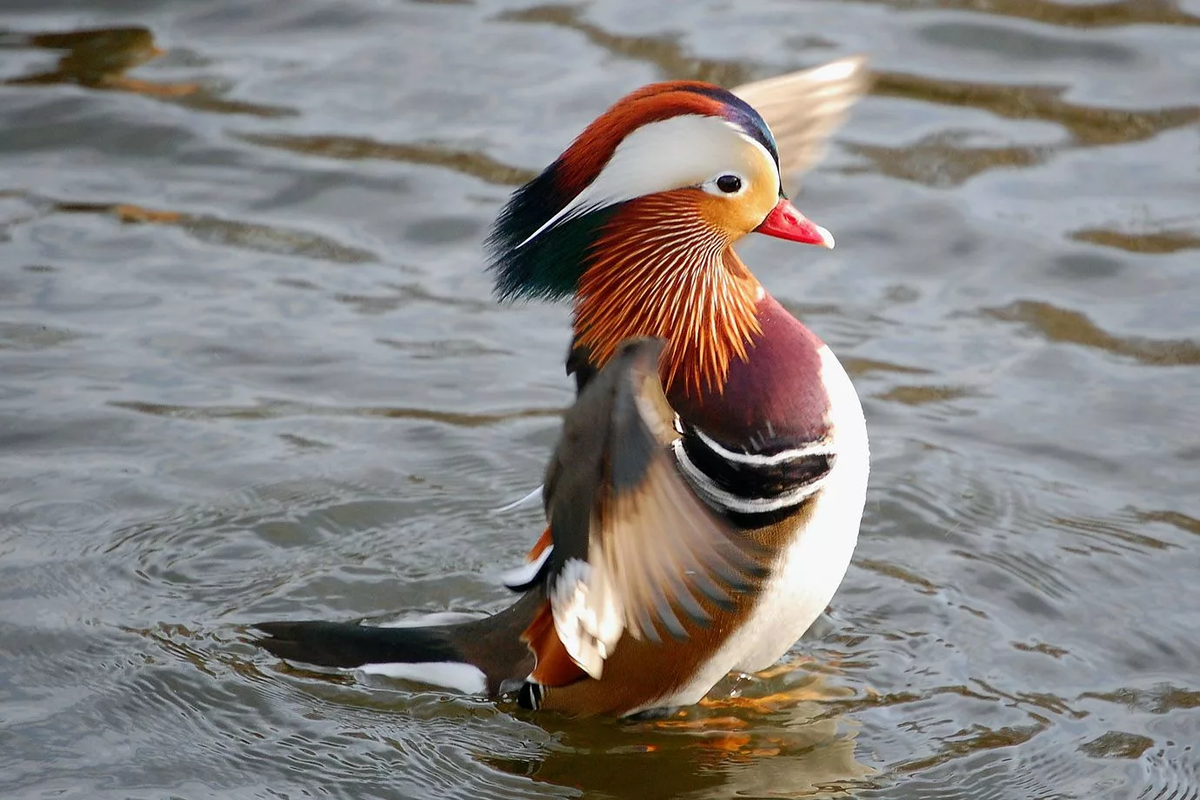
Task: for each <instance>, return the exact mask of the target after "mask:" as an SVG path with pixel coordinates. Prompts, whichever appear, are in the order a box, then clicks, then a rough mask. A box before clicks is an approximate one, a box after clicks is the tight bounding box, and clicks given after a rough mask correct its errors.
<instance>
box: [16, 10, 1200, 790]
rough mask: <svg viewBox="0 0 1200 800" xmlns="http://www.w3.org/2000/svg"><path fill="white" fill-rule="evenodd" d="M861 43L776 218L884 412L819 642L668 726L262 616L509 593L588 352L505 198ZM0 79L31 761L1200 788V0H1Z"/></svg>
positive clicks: (91, 786) (327, 772)
mask: <svg viewBox="0 0 1200 800" xmlns="http://www.w3.org/2000/svg"><path fill="white" fill-rule="evenodd" d="M852 53H864V54H867V55H868V56H869V57H870V58H871V60H872V66H873V68H874V70H875V73H876V81H875V85H874V89H873V91H872V93H871V95H870V96H869V97H867V98H866V99H865V100H864V101H863V102H862V103H861V104H860V105H859V106H858V107H857V108H856V110H855V112H854V114H853V116H852V117H851V118H850V120H849V121H848V123H847V125H846V126H845V127H844V128H843V129H842V130H841V131H840V133H839V134H838V135H837V137H836V140H835V142H834V144H833V146H832V147H831V148H830V151H829V154H828V156H827V158H826V160H825V161H824V162H823V163H822V164H821V165H820V166H819V167H818V168H817V169H816V170H814V171H813V172H812V173H811V174H810V175H809V176H808V177H807V178H806V185H805V189H804V193H803V195H802V196H801V197H800V199H799V200H798V205H799V207H800V208H802V209H803V210H804V211H805V212H806V213H807V214H809V215H810V216H811V217H812V218H813V219H815V220H817V221H818V222H820V223H821V224H823V225H825V226H827V227H829V228H830V229H831V230H832V231H833V232H834V233H835V234H836V236H837V240H838V248H837V249H836V250H834V251H832V252H824V251H819V250H817V249H815V248H801V247H795V246H790V245H788V244H786V243H781V242H774V241H769V240H766V239H765V238H764V237H751V238H753V239H756V241H747V242H746V243H745V245H744V246H743V247H741V248H740V251H741V253H742V256H743V258H744V259H745V260H746V261H747V263H748V264H750V265H751V267H752V268H754V269H755V271H756V273H757V275H758V276H759V278H760V279H761V280H762V281H763V283H764V284H765V285H766V286H767V287H768V288H769V290H770V291H771V292H772V293H773V294H775V296H776V297H778V298H779V299H780V300H781V301H782V302H784V303H785V305H787V306H788V307H789V308H790V309H792V310H793V311H794V312H795V313H796V314H797V315H798V316H800V317H801V318H802V319H803V320H805V322H806V323H808V324H809V325H810V326H811V327H812V328H813V329H814V330H816V331H817V333H818V334H819V335H821V336H822V337H823V338H824V339H825V340H826V341H828V342H829V343H830V344H831V345H832V346H833V347H834V349H835V350H836V352H838V353H839V354H840V355H841V357H842V359H843V360H844V361H845V363H846V364H847V367H848V369H849V370H850V372H851V374H852V376H853V377H854V379H855V382H856V384H857V386H858V389H859V392H860V394H861V395H862V397H863V400H864V405H865V409H866V414H867V418H868V424H869V426H870V430H871V435H872V444H873V452H874V469H873V472H872V483H871V490H870V496H869V499H868V505H867V512H866V517H865V520H864V524H863V528H862V536H861V539H860V544H859V547H858V551H857V554H856V558H855V562H854V564H853V566H852V567H851V569H850V571H849V574H848V575H847V577H846V580H845V583H844V584H843V585H842V588H841V590H840V591H839V593H838V595H837V596H836V597H835V599H834V601H833V604H832V606H831V607H830V610H829V614H828V619H827V620H825V621H824V622H823V623H822V624H821V625H820V626H819V630H816V631H814V632H813V633H812V634H811V635H810V636H808V637H806V639H805V640H804V641H802V642H801V643H799V644H798V645H797V646H796V647H795V648H793V650H792V651H791V653H790V654H789V656H788V657H787V658H786V659H785V661H784V663H783V665H782V666H781V667H780V668H779V669H776V670H774V671H772V673H771V674H768V675H764V676H759V677H757V678H754V679H749V678H737V677H731V678H730V679H728V680H727V681H726V682H725V683H724V684H722V685H721V686H719V687H718V689H717V690H716V691H715V692H714V694H713V695H712V697H713V699H714V702H712V703H710V704H708V705H706V706H703V707H697V708H693V709H690V710H688V711H687V712H686V713H684V714H683V715H680V716H677V717H673V718H671V719H670V720H666V721H660V722H657V723H655V722H624V723H622V722H614V721H595V720H592V721H579V722H574V721H570V720H566V719H561V718H555V717H550V716H531V715H529V714H526V713H524V712H519V711H517V710H516V709H514V708H512V707H510V706H508V705H504V704H501V705H496V704H493V703H490V702H485V701H482V700H480V699H477V698H471V697H463V696H457V695H453V694H446V693H441V692H436V691H432V690H430V689H428V688H425V687H421V686H416V685H412V684H404V683H399V682H388V681H384V680H382V679H365V678H354V677H345V678H330V677H327V676H321V675H318V674H316V673H310V672H307V671H304V670H297V669H291V668H288V667H287V666H285V665H283V664H281V663H280V662H278V661H276V660H275V659H273V658H271V657H270V656H268V655H267V654H265V653H263V652H261V651H260V650H258V649H256V648H254V647H253V646H251V645H250V644H248V643H247V640H246V636H245V626H246V625H247V624H249V623H251V622H253V621H255V620H261V619H264V618H297V619H299V618H328V619H358V618H365V619H368V620H372V621H390V620H395V619H399V618H405V617H410V616H417V615H420V614H423V613H428V612H432V611H440V610H444V609H450V610H453V611H463V612H483V611H491V610H495V609H497V608H499V607H501V606H502V605H503V604H504V603H505V602H506V601H507V599H508V598H507V595H506V592H505V590H504V589H502V588H501V587H500V586H499V584H498V582H497V576H498V574H499V572H500V570H501V569H502V568H504V567H506V566H508V565H509V564H511V563H515V561H516V560H518V559H520V558H521V557H522V556H523V554H524V553H525V551H526V550H527V549H528V546H529V545H530V543H531V542H532V541H533V539H534V538H535V537H536V535H537V534H538V533H539V532H540V527H539V521H540V520H539V512H538V510H536V509H533V510H523V511H520V512H516V513H511V514H507V515H501V516H497V515H495V514H493V513H492V512H491V510H492V509H493V508H495V507H497V506H499V505H502V504H504V503H506V502H508V501H510V500H512V499H513V498H515V497H518V496H520V495H521V494H523V493H524V492H525V491H526V490H528V489H529V488H530V487H531V486H533V485H534V484H536V483H537V482H538V480H539V479H540V474H541V470H542V467H543V462H544V459H545V458H546V456H547V453H548V449H549V448H550V446H551V445H552V444H553V442H554V440H555V437H556V429H557V425H558V419H559V414H560V413H561V410H562V409H563V408H564V407H565V406H567V405H568V404H569V403H570V401H571V397H572V384H571V382H570V381H569V380H567V378H566V376H565V375H564V374H563V369H562V357H563V354H564V352H565V347H566V343H567V338H568V327H567V326H568V310H567V309H566V308H565V307H562V306H548V305H538V304H530V305H518V306H500V305H498V304H496V303H495V302H493V300H492V298H491V287H490V282H489V279H488V277H487V276H486V275H485V274H484V273H483V271H482V262H483V255H482V248H481V241H482V238H483V236H484V235H485V233H486V230H487V226H488V224H489V223H490V221H491V219H492V218H493V216H494V215H495V213H496V212H497V210H498V208H499V207H500V205H501V204H502V203H503V201H504V200H505V198H506V196H507V195H508V193H509V192H510V191H512V189H513V188H514V186H516V185H518V184H519V183H520V182H521V181H523V180H524V179H526V178H527V177H528V176H529V175H531V174H532V173H533V172H534V171H536V170H538V169H540V168H541V167H542V166H543V165H544V164H546V163H548V162H549V160H550V159H552V158H553V157H554V156H555V155H556V154H557V153H558V152H559V150H560V149H561V148H562V147H564V146H565V145H566V143H567V142H569V140H570V139H571V138H572V137H573V136H574V135H575V133H577V132H578V131H579V130H580V129H581V128H582V127H583V126H584V125H585V124H586V123H587V122H589V121H590V120H591V119H592V118H593V117H594V116H595V115H596V114H597V113H599V112H600V111H601V110H602V109H603V108H605V107H606V106H607V105H608V104H609V103H610V102H612V101H613V100H615V99H616V98H617V97H619V96H620V95H622V94H623V93H625V92H626V91H628V90H630V89H632V88H634V87H636V86H638V85H641V84H643V83H647V82H650V81H653V80H658V79H664V78H703V79H708V80H712V81H716V82H719V83H722V84H725V85H730V86H732V85H735V84H738V83H741V82H744V81H747V80H751V79H755V78H760V77H766V76H769V75H773V74H777V73H780V72H785V71H788V70H791V69H796V68H800V67H803V66H807V65H813V64H817V63H819V62H822V61H825V60H829V59H832V58H835V57H838V56H841V55H848V54H852ZM0 83H2V84H3V85H0V796H3V797H5V798H35V797H37V798H41V797H50V796H54V797H86V798H126V797H136V798H161V797H168V796H169V797H180V798H202V797H224V798H240V797H290V798H296V797H337V798H366V797H385V798H405V797H411V798H427V797H437V798H449V797H463V798H467V797H469V798H517V797H521V798H524V797H580V796H583V797H589V798H592V797H595V798H654V797H682V798H725V797H735V796H736V797H774V796H785V797H800V796H803V797H808V796H828V797H844V796H854V797H888V798H935V797H936V798H993V797H995V798H1027V797H1028V798H1033V797H1038V798H1051V797H1053V798H1101V797H1103V798H1109V797H1111V798H1133V797H1139V798H1154V799H1155V800H1167V798H1174V799H1176V800H1182V799H1183V798H1194V797H1198V796H1200V618H1198V614H1200V589H1198V588H1197V581H1198V579H1200V548H1198V546H1197V545H1200V539H1198V537H1200V499H1198V497H1197V496H1198V494H1200V402H1198V399H1200V314H1198V312H1197V306H1198V305H1200V265H1198V264H1197V258H1198V257H1200V127H1198V125H1200V2H1197V0H1178V2H1172V1H1171V0H1123V2H1111V3H1104V4H1097V3H1082V2H1066V0H1063V1H1062V2H1049V1H1048V0H890V1H885V0H858V1H857V2H835V1H834V0H812V1H811V2H808V1H801V0H793V1H792V2H787V1H786V0H775V1H774V2H769V1H764V2H748V1H746V0H738V1H737V2H736V3H735V2H732V0H711V1H710V2H698V3H686V4H684V3H677V4H661V5H660V4H648V3H644V2H636V1H635V0H606V1H605V2H593V3H583V4H578V3H572V4H559V5H554V4H550V5H531V4H529V3H526V2H519V1H517V0H511V1H508V0H495V1H492V0H487V1H486V2H485V1H483V0H480V2H469V1H468V0H462V1H460V2H455V1H454V0H447V1H446V2H402V1H401V0H343V1H342V2H336V3H334V2H320V1H319V0H291V1H290V2H276V3H254V4H251V3H243V2H237V1H236V0H210V1H208V2H196V0H177V1H176V2H168V1H167V0H111V1H110V2H105V3H103V4H101V3H94V2H86V1H85V0H77V2H66V1H65V0H63V1H61V2H41V1H40V0H39V2H34V1H33V0H7V2H6V3H4V11H3V14H0ZM730 698H736V699H738V700H739V701H740V702H738V703H731V702H727V701H728V700H729V699H730Z"/></svg>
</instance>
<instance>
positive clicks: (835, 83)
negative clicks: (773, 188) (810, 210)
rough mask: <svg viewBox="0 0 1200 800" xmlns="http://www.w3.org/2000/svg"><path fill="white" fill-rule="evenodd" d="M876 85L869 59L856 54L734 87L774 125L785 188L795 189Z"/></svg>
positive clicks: (738, 93) (772, 130)
mask: <svg viewBox="0 0 1200 800" xmlns="http://www.w3.org/2000/svg"><path fill="white" fill-rule="evenodd" d="M870 85H871V80H870V73H869V71H868V70H867V60H866V59H865V58H863V57H862V56H854V57H851V58H842V59H838V60H837V61H831V62H829V63H828V64H823V65H821V66H819V67H813V68H812V69H806V70H802V71H800V72H789V73H787V74H786V75H779V76H776V77H774V78H767V79H765V80H761V81H755V82H753V83H746V84H743V85H741V86H737V87H735V88H734V89H733V90H732V91H733V93H734V94H736V95H737V96H738V97H740V98H742V99H743V100H745V101H746V102H747V103H749V104H750V105H751V106H752V107H753V108H754V109H755V110H756V111H758V113H759V114H760V115H762V118H763V119H764V120H766V123H767V125H768V126H769V127H770V128H771V133H773V134H774V135H775V143H776V145H778V148H779V174H780V176H781V177H782V178H783V183H784V188H786V189H787V190H788V191H789V192H794V191H795V190H796V189H798V188H799V176H800V174H801V173H803V172H805V171H807V170H809V169H810V168H812V166H813V165H814V164H816V162H817V161H819V160H820V159H821V156H822V155H824V152H825V145H826V143H827V142H828V140H829V137H830V136H832V135H833V132H834V131H836V130H837V129H838V127H839V126H840V125H841V124H842V121H843V120H844V119H845V118H846V114H847V112H848V111H849V110H850V107H851V106H853V105H854V103H855V102H857V101H858V99H859V98H860V97H861V96H862V95H863V94H864V93H865V92H866V91H867V89H868V88H870Z"/></svg>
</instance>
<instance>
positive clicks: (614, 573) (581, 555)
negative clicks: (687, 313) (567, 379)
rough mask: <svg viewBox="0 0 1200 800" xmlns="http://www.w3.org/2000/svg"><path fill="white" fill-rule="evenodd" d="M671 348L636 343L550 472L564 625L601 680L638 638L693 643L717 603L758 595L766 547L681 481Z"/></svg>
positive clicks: (569, 433) (620, 358) (585, 397)
mask: <svg viewBox="0 0 1200 800" xmlns="http://www.w3.org/2000/svg"><path fill="white" fill-rule="evenodd" d="M662 347H663V343H662V341H661V340H651V339H639V340H635V341H631V342H627V343H625V344H623V345H622V346H621V349H620V350H619V352H618V353H617V354H616V355H615V356H614V357H613V358H612V359H611V361H610V362H609V364H608V365H607V366H605V368H604V370H603V371H602V372H601V373H600V374H599V375H598V376H597V377H596V378H595V379H594V380H593V381H591V382H589V384H588V385H587V387H586V388H585V390H584V391H583V393H582V394H581V395H580V397H579V399H578V400H577V401H576V403H575V405H574V406H573V407H572V408H571V410H570V411H569V412H568V413H567V415H566V418H565V420H564V423H563V435H562V439H561V440H560V442H559V445H558V448H557V450H556V452H555V454H554V457H553V458H552V459H551V461H550V465H549V467H548V469H547V472H546V484H545V486H546V490H545V499H546V511H547V516H548V517H549V521H550V530H551V532H552V536H553V541H554V545H553V551H552V552H551V554H550V556H549V557H548V560H547V563H546V567H547V571H546V572H545V573H544V575H545V578H546V581H547V583H546V586H547V589H548V592H547V593H548V596H549V599H550V605H551V610H552V612H553V619H554V628H555V632H556V633H557V635H558V638H559V640H560V641H561V642H562V644H563V647H564V648H565V649H566V651H567V654H568V655H569V656H570V657H571V660H572V661H574V662H575V663H576V664H577V665H578V666H579V667H580V668H582V669H583V670H584V671H585V672H587V673H588V674H589V675H591V676H592V677H599V676H600V674H601V672H602V669H603V663H604V659H605V658H607V656H608V655H609V653H611V652H612V649H613V648H614V647H615V646H616V644H617V641H618V640H619V639H620V638H621V635H622V634H623V633H624V632H626V631H628V632H629V633H630V635H632V636H634V637H637V638H639V639H650V640H652V641H658V640H660V638H661V636H662V635H663V633H664V632H665V633H666V634H669V635H671V636H674V637H676V638H680V639H682V638H685V637H686V636H687V635H688V630H689V626H691V627H694V626H699V625H703V624H705V623H706V622H707V621H708V620H709V611H708V610H707V608H706V606H710V605H711V606H715V607H721V606H724V605H726V604H729V603H730V602H731V600H732V598H733V595H734V594H735V593H742V592H748V591H754V590H755V589H756V588H757V587H758V586H759V585H760V584H761V581H762V579H763V577H764V575H765V567H764V566H763V564H762V562H761V557H762V553H761V551H760V550H759V548H758V545H757V544H756V543H755V542H753V540H750V539H748V538H746V537H744V536H743V535H741V533H740V532H739V531H738V530H737V529H736V528H735V527H734V526H732V525H731V524H729V523H728V522H727V521H725V520H723V519H722V518H720V517H718V516H717V515H716V514H714V513H713V512H712V511H711V510H710V509H709V508H708V506H707V505H705V503H704V501H702V500H701V499H700V498H699V497H698V496H697V495H696V494H695V492H694V491H693V490H692V488H691V487H690V485H689V484H688V483H687V481H686V480H685V479H684V478H683V476H682V475H681V474H680V473H679V471H678V467H677V466H676V462H675V458H674V456H673V454H672V452H671V450H670V445H671V444H672V443H673V442H674V441H675V440H676V439H678V438H679V436H680V434H679V432H678V430H677V429H676V426H675V413H674V412H673V411H672V410H671V407H670V405H668V403H667V399H666V397H665V396H664V394H663V390H662V384H661V382H660V381H659V377H658V359H659V355H660V353H661V351H662Z"/></svg>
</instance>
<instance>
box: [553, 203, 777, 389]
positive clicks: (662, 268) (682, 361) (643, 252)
mask: <svg viewBox="0 0 1200 800" xmlns="http://www.w3.org/2000/svg"><path fill="white" fill-rule="evenodd" d="M626 206H627V207H626V208H623V209H622V213H620V214H618V215H617V216H615V217H614V218H613V219H612V220H610V221H609V222H608V223H607V224H606V225H605V226H604V229H603V230H602V231H601V233H600V235H599V236H598V237H597V239H596V240H595V242H594V244H593V246H592V248H591V250H590V254H589V264H588V268H587V270H586V272H584V274H583V276H582V277H581V278H580V280H579V284H578V286H577V290H576V296H575V344H576V346H577V347H582V348H583V349H584V350H585V351H586V353H587V357H588V361H589V362H591V365H592V366H593V367H595V368H600V367H603V366H604V364H605V363H607V361H608V359H609V358H610V357H611V356H612V354H613V353H614V352H615V350H616V348H617V346H618V345H619V344H620V343H621V341H622V340H624V339H628V338H630V337H636V336H657V337H662V338H664V339H666V340H667V342H668V345H667V348H666V350H665V352H664V356H663V363H662V373H661V374H662V379H663V385H664V387H665V388H666V389H667V391H668V393H669V394H676V393H683V394H687V395H691V396H693V397H698V396H700V395H701V394H711V393H716V394H720V393H722V392H723V391H724V386H725V379H726V376H727V375H728V373H729V368H730V366H731V364H732V363H733V362H734V361H735V360H742V361H744V360H745V359H746V355H747V351H748V348H749V347H750V344H751V342H752V340H753V338H754V337H755V336H757V335H758V334H759V333H760V332H761V326H760V324H759V321H758V318H757V316H756V305H757V303H758V302H759V300H761V299H762V297H763V290H762V286H761V285H760V284H759V282H758V281H757V280H756V279H755V278H754V276H753V275H751V274H750V271H749V270H748V269H747V268H746V265H745V264H743V263H742V261H741V259H739V258H738V257H737V254H736V253H734V252H733V249H732V248H731V247H730V243H729V241H728V240H727V239H726V238H725V237H724V236H723V235H721V234H720V233H719V232H717V231H715V230H714V229H713V228H712V227H711V226H709V225H708V224H706V223H705V222H704V221H703V220H702V218H701V217H700V215H699V214H698V213H689V212H688V210H687V209H681V208H680V205H679V202H678V200H673V201H672V200H668V199H665V198H656V197H645V198H641V199H639V200H636V201H631V202H630V203H628V204H626Z"/></svg>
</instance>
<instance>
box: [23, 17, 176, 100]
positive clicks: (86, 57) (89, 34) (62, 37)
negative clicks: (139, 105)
mask: <svg viewBox="0 0 1200 800" xmlns="http://www.w3.org/2000/svg"><path fill="white" fill-rule="evenodd" d="M20 44H22V45H23V46H27V47H42V48H45V49H47V50H66V51H67V52H66V53H65V54H64V55H63V56H62V57H61V58H59V60H58V68H57V69H55V70H52V71H50V72H42V73H39V74H37V75H29V76H26V77H23V78H13V79H10V80H8V81H5V83H7V84H9V85H23V84H47V83H77V84H79V85H81V86H87V87H89V88H92V89H120V90H124V91H129V92H138V93H140V94H150V95H157V96H166V97H180V96H183V95H188V94H192V93H193V92H195V91H196V90H197V89H198V88H199V87H198V85H197V84H194V83H177V84H163V83H154V82H152V81H142V80H136V79H134V78H128V77H126V76H125V73H126V72H128V71H129V70H131V69H133V68H134V67H138V66H141V65H142V64H145V63H146V62H147V61H150V60H151V59H155V58H158V57H159V56H161V55H163V54H164V51H163V50H161V49H159V48H158V47H156V46H155V44H154V36H153V35H152V34H151V33H150V31H148V30H147V29H145V28H97V29H93V30H82V31H68V32H66V33H40V34H36V35H34V36H30V37H28V38H24V39H21V40H20Z"/></svg>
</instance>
